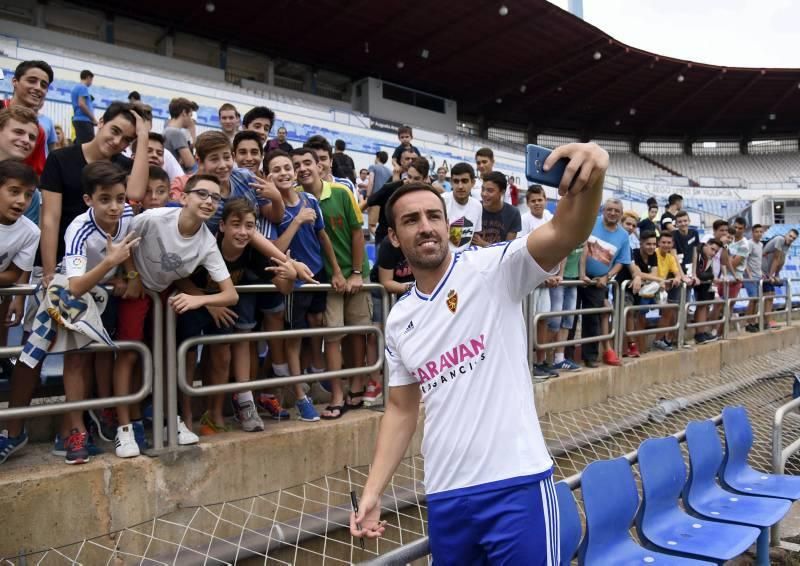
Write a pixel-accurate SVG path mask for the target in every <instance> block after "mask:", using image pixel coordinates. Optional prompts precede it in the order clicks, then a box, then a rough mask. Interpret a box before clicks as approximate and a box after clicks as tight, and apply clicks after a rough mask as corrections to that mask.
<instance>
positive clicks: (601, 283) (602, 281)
mask: <svg viewBox="0 0 800 566" xmlns="http://www.w3.org/2000/svg"><path fill="white" fill-rule="evenodd" d="M594 285H595V287H597V288H598V289H602V288H604V287H608V275H601V276H600V277H598V278H597V279H596V280H595V282H594Z"/></svg>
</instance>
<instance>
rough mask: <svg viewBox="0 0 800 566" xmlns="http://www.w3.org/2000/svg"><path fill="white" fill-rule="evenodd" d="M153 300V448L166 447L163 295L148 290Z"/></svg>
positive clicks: (148, 294)
mask: <svg viewBox="0 0 800 566" xmlns="http://www.w3.org/2000/svg"><path fill="white" fill-rule="evenodd" d="M146 293H147V296H149V297H150V300H152V301H153V306H152V309H153V374H154V376H153V423H154V424H153V449H154V450H161V449H162V448H164V310H163V305H162V304H161V295H159V294H158V293H156V292H155V291H147V292H146Z"/></svg>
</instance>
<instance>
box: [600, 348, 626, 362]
mask: <svg viewBox="0 0 800 566" xmlns="http://www.w3.org/2000/svg"><path fill="white" fill-rule="evenodd" d="M603 363H604V364H606V365H609V366H621V365H622V362H621V361H620V359H619V358H618V357H617V353H616V352H615V351H614V350H611V349H608V350H606V351H605V352H603Z"/></svg>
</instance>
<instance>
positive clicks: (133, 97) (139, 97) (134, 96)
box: [128, 90, 142, 102]
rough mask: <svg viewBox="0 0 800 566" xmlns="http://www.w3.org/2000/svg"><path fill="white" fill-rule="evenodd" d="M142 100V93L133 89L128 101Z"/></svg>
mask: <svg viewBox="0 0 800 566" xmlns="http://www.w3.org/2000/svg"><path fill="white" fill-rule="evenodd" d="M141 100H142V95H141V94H139V91H138V90H132V91H130V92H129V93H128V102H140V101H141Z"/></svg>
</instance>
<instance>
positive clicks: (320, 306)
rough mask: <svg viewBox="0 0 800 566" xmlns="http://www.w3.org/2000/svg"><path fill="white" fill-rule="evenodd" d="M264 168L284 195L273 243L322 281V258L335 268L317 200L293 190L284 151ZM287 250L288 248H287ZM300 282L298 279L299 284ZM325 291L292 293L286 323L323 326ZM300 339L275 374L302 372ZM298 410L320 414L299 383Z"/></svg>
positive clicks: (289, 345) (289, 344)
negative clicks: (276, 235)
mask: <svg viewBox="0 0 800 566" xmlns="http://www.w3.org/2000/svg"><path fill="white" fill-rule="evenodd" d="M292 155H298V156H299V158H301V159H302V158H303V157H304V156H308V155H309V153H308V150H307V149H306V150H303V149H296V150H292ZM264 167H265V168H266V171H267V173H268V174H269V175H271V176H272V180H273V181H274V183H275V186H277V187H278V190H279V191H280V192H281V196H282V197H283V203H284V206H285V208H286V212H285V213H284V218H283V221H282V222H281V223H280V225H279V226H278V234H279V236H278V239H277V240H276V241H275V245H276V246H277V247H278V249H279V250H281V251H282V252H284V253H289V252H291V255H292V257H293V258H294V259H296V260H298V261H302V262H303V263H305V264H306V265H307V266H308V267H309V268H310V269H311V271H313V272H314V274H315V275H314V279H316V280H317V281H325V280H326V274H325V269H324V268H325V265H324V263H323V254H324V258H325V261H327V262H328V263H329V264H330V265H332V266H335V269H337V268H338V261H337V260H336V254H335V253H334V251H333V244H332V243H331V240H330V238H329V237H328V234H327V232H326V231H325V221H324V220H323V213H322V210H321V209H320V205H319V201H318V200H317V199H316V197H314V195H313V194H311V193H309V192H305V191H303V192H300V193H298V192H297V191H295V190H294V187H295V183H296V180H297V177H296V175H295V172H294V164H293V162H292V158H291V157H290V156H289V155H288V154H287V153H286V152H284V151H281V150H279V149H276V150H273V151H271V152H269V153H268V154H267V156H266V157H265V158H264ZM287 250H288V251H287ZM299 285H301V283H300V282H298V286H299ZM325 299H326V297H325V294H324V293H304V292H302V291H301V292H298V293H292V295H291V297H289V299H288V300H287V309H286V324H287V327H288V328H290V329H301V328H319V327H321V326H323V314H324V313H325V308H326V300H325ZM301 344H302V340H301V339H300V338H292V339H288V340H286V342H285V347H286V361H287V364H286V365H284V364H273V366H272V368H273V371H274V372H275V375H277V376H286V375H301V374H302V369H303V368H302V366H301V362H300V346H301ZM295 397H296V398H297V412H298V413H299V415H300V419H301V420H304V421H311V422H313V421H318V420H319V413H317V411H316V409H315V408H314V406H313V405H312V404H311V402H310V401H309V399H308V397H306V394H305V391H304V390H303V386H302V384H299V383H298V384H296V385H295Z"/></svg>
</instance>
